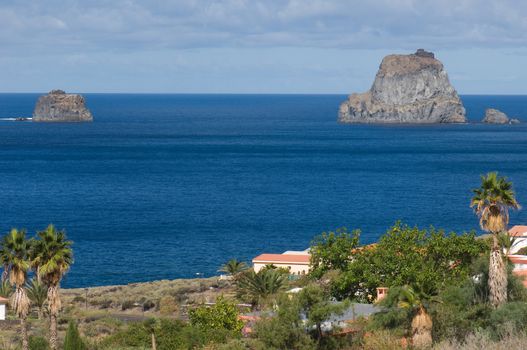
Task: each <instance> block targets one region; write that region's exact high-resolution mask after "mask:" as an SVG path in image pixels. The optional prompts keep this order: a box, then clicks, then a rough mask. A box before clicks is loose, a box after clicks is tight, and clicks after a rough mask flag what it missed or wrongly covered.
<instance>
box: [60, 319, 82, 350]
mask: <svg viewBox="0 0 527 350" xmlns="http://www.w3.org/2000/svg"><path fill="white" fill-rule="evenodd" d="M64 350H86V344H84V341H83V340H82V338H81V336H80V334H79V330H78V328H77V324H76V323H75V322H73V321H70V323H69V325H68V331H67V332H66V338H64Z"/></svg>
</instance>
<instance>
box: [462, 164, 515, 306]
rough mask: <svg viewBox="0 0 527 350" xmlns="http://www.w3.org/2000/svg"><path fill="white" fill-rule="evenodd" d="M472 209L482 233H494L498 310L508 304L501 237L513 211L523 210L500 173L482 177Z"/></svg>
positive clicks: (492, 285) (492, 284)
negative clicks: (502, 305)
mask: <svg viewBox="0 0 527 350" xmlns="http://www.w3.org/2000/svg"><path fill="white" fill-rule="evenodd" d="M473 192H474V197H472V200H471V202H470V206H471V207H472V208H474V211H475V213H476V215H477V216H478V217H479V225H480V226H481V229H482V230H484V231H487V232H490V233H492V236H493V240H492V249H491V251H490V259H489V281H488V283H489V291H490V295H489V301H490V303H491V304H492V305H493V306H494V307H498V306H499V305H501V304H503V303H505V302H507V266H506V265H507V263H506V261H505V260H504V257H503V252H502V249H501V246H500V244H499V235H500V234H503V233H506V231H507V225H508V224H509V209H519V208H520V204H519V203H518V202H517V201H516V198H515V194H514V190H513V189H512V183H511V182H509V181H507V179H506V178H505V177H502V176H498V173H496V172H492V173H488V174H487V175H486V176H482V177H481V186H480V187H479V188H477V189H474V190H473Z"/></svg>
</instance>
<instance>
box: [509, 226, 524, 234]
mask: <svg viewBox="0 0 527 350" xmlns="http://www.w3.org/2000/svg"><path fill="white" fill-rule="evenodd" d="M509 235H511V236H512V237H521V236H527V226H525V225H516V226H513V227H511V229H510V230H509Z"/></svg>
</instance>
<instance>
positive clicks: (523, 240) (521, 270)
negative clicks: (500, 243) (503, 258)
mask: <svg viewBox="0 0 527 350" xmlns="http://www.w3.org/2000/svg"><path fill="white" fill-rule="evenodd" d="M509 236H510V237H511V240H513V243H512V246H511V248H510V250H509V254H508V257H509V260H510V262H511V263H512V264H513V265H514V268H513V270H512V272H513V273H514V274H515V275H516V276H518V277H521V278H522V279H523V285H524V286H525V287H527V255H524V254H518V253H519V252H520V250H521V249H522V248H525V247H527V226H525V225H516V226H513V227H512V228H511V229H510V230H509Z"/></svg>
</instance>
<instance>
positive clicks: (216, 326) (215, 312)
mask: <svg viewBox="0 0 527 350" xmlns="http://www.w3.org/2000/svg"><path fill="white" fill-rule="evenodd" d="M189 318H190V323H191V324H192V325H193V326H196V327H198V328H200V329H202V330H226V331H232V332H234V333H240V331H241V330H242V328H243V322H242V321H241V320H240V319H239V318H238V309H237V308H236V305H235V304H234V303H232V302H228V301H227V300H225V299H224V298H223V297H219V298H218V300H216V304H215V305H213V306H211V307H207V306H200V307H198V308H196V309H194V310H190V312H189Z"/></svg>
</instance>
